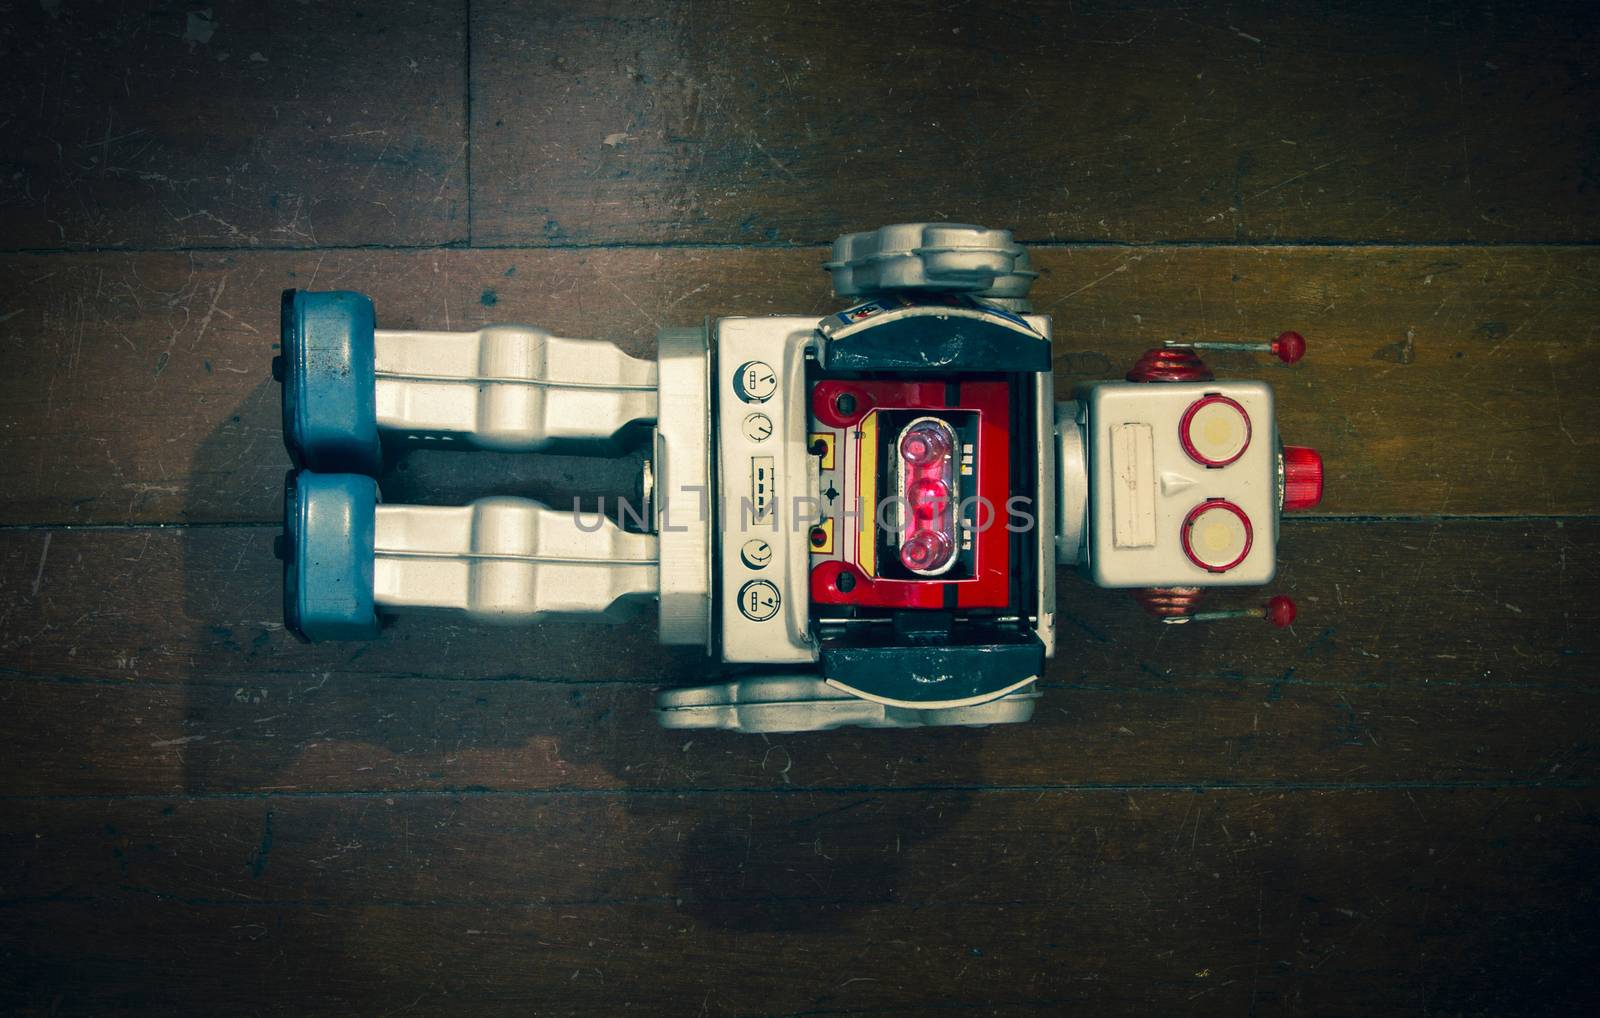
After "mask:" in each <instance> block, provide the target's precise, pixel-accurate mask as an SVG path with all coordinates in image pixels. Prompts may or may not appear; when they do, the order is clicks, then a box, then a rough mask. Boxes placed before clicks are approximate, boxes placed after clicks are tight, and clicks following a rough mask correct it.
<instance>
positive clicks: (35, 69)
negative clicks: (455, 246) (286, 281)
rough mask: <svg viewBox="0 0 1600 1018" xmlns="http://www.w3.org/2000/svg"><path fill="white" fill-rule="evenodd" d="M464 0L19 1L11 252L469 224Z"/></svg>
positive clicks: (2, 34) (389, 234) (397, 235)
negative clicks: (303, 0) (293, 0)
mask: <svg viewBox="0 0 1600 1018" xmlns="http://www.w3.org/2000/svg"><path fill="white" fill-rule="evenodd" d="M466 34H467V26H466V21H465V11H464V6H463V5H461V4H453V3H452V4H439V3H431V2H428V0H382V2H375V0H356V2H348V3H337V4H309V5H307V4H301V5H298V6H291V5H289V4H264V3H258V2H254V0H214V2H208V3H206V4H204V5H200V4H192V3H178V2H171V0H152V2H141V0H126V2H124V0H105V2H99V3H88V4H85V3H70V2H63V0H49V2H44V3H31V2H30V3H22V2H17V3H9V4H6V5H5V13H4V17H0V217H3V220H4V224H5V225H4V231H3V234H0V247H4V248H7V249H17V248H63V247H130V248H151V247H189V246H199V247H226V248H236V247H316V246H319V245H341V244H440V243H448V242H451V241H458V240H464V239H465V238H466V236H467V201H466V198H467V195H466V188H467V175H466V156H467V138H466V117H465V109H466V74H465V71H464V68H463V61H464V59H465V57H464V52H465V46H466Z"/></svg>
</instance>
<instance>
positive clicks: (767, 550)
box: [739, 537, 772, 569]
mask: <svg viewBox="0 0 1600 1018" xmlns="http://www.w3.org/2000/svg"><path fill="white" fill-rule="evenodd" d="M739 558H740V559H742V560H743V561H744V564H745V565H747V566H749V567H750V568H751V569H765V568H766V567H767V564H768V563H769V562H771V561H772V545H770V544H768V543H767V542H766V541H763V540H762V539H761V538H759V537H752V538H751V539H750V540H748V541H746V542H745V543H744V547H743V548H740V549H739Z"/></svg>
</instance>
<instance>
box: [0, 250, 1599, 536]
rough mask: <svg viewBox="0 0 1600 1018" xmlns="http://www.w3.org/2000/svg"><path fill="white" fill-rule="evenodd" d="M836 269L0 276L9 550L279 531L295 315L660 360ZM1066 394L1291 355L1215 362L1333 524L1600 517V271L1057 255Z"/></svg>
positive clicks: (405, 259)
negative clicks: (360, 294) (281, 324)
mask: <svg viewBox="0 0 1600 1018" xmlns="http://www.w3.org/2000/svg"><path fill="white" fill-rule="evenodd" d="M820 257H821V254H820V252H819V251H815V250H808V251H730V250H660V249H655V250H638V249H632V250H596V251H429V252H395V251H370V250H361V251H333V252H329V251H316V252H310V251H308V252H303V253H297V252H261V253H253V254H251V253H227V254H213V253H199V254H144V255H133V254H93V255H88V254H86V255H52V256H20V257H19V256H13V257H12V258H10V259H6V260H3V261H0V350H3V351H4V353H5V355H6V357H7V359H8V363H9V364H10V365H11V370H10V371H8V372H7V373H6V374H5V375H4V377H3V378H0V522H11V523H32V522H46V523H105V522H167V521H190V522H215V521H266V520H272V519H276V518H277V516H278V513H279V504H280V500H281V487H282V478H283V472H284V470H285V469H286V468H287V466H288V463H287V460H286V459H285V457H284V455H283V452H282V449H281V437H280V430H279V427H280V426H279V411H278V389H277V386H276V385H275V384H274V383H273V382H272V381H271V378H270V376H269V366H270V362H271V358H272V355H273V351H274V346H275V343H276V332H277V306H278V303H277V300H278V291H279V290H280V289H281V288H283V287H285V286H300V287H305V288H313V287H315V288H323V289H327V288H338V287H346V288H355V289H362V290H366V291H369V292H371V293H372V294H373V295H374V298H375V299H376V301H377V304H378V309H379V315H380V320H381V321H382V322H383V323H384V324H385V325H388V326H391V327H397V328H405V327H429V328H432V327H449V328H457V329H459V328H474V327H477V326H479V325H482V324H487V323H489V322H493V321H505V320H523V321H534V322H537V323H539V324H541V325H544V326H546V327H549V328H552V329H554V330H556V331H558V332H559V333H561V334H565V335H578V336H600V337H606V338H611V339H614V340H616V341H617V342H619V343H621V344H622V345H623V346H624V347H625V348H626V349H628V350H629V351H630V352H633V353H637V354H642V355H649V354H650V353H651V352H652V351H653V340H654V335H655V332H656V329H657V328H658V327H660V326H664V325H686V324H693V323H696V322H699V321H702V320H703V319H704V318H705V316H707V315H720V314H730V313H751V314H771V313H779V312H801V313H814V314H820V313H822V312H823V311H825V310H826V309H828V308H830V307H833V306H835V302H834V301H832V300H831V299H830V297H829V296H828V290H827V283H826V280H825V278H824V276H823V273H822V272H821V271H820V270H818V268H817V263H818V261H819V260H820ZM1038 260H1039V263H1040V267H1041V268H1042V270H1043V272H1044V276H1043V278H1042V279H1040V281H1039V283H1038V286H1037V287H1036V303H1037V305H1038V307H1039V308H1040V310H1041V311H1045V312H1048V313H1050V314H1052V315H1054V316H1055V320H1056V328H1057V336H1058V338H1057V358H1056V368H1057V394H1058V396H1060V397H1062V398H1065V397H1066V396H1067V395H1068V394H1069V393H1070V392H1071V390H1072V388H1073V386H1074V385H1076V384H1078V383H1080V382H1083V381H1087V380H1092V379H1097V378H1107V377H1118V376H1120V375H1121V373H1122V372H1124V371H1125V370H1126V369H1127V366H1128V365H1129V364H1131V363H1132V361H1133V360H1134V359H1135V358H1136V357H1137V356H1138V354H1139V352H1140V351H1142V350H1143V349H1144V348H1146V347H1148V346H1150V345H1152V344H1156V343H1159V342H1160V341H1162V340H1164V339H1168V338H1191V339H1218V338H1231V337H1240V336H1243V337H1258V338H1264V337H1268V336H1272V335H1276V334H1277V333H1278V332H1279V331H1281V330H1283V329H1285V328H1298V329H1300V330H1301V331H1302V332H1304V333H1305V334H1306V335H1307V336H1308V337H1309V340H1310V344H1311V352H1310V354H1309V355H1308V356H1307V358H1306V360H1305V361H1303V362H1301V363H1300V364H1299V365H1297V366H1295V367H1293V368H1290V367H1286V366H1284V365H1282V364H1279V363H1278V362H1277V361H1276V360H1273V359H1271V358H1270V357H1262V356H1256V355H1249V354H1244V355H1221V356H1217V357H1215V358H1213V362H1214V364H1215V366H1216V367H1217V368H1218V370H1219V371H1221V372H1222V374H1223V375H1225V376H1232V377H1262V378H1265V379H1267V380H1270V381H1271V382H1273V383H1274V384H1275V385H1276V386H1277V387H1278V392H1279V419H1280V424H1281V427H1282V433H1283V435H1284V437H1285V439H1286V440H1287V441H1290V442H1297V443H1301V444H1307V445H1312V446H1314V447H1316V448H1318V449H1319V450H1320V451H1321V452H1322V453H1323V455H1324V457H1325V458H1326V461H1327V464H1328V491H1327V497H1326V499H1325V501H1324V503H1323V505H1322V507H1321V509H1320V510H1319V511H1320V512H1323V513H1329V514H1358V515H1369V514H1431V513H1446V514H1473V513H1484V514H1494V515H1510V514H1546V513H1548V514H1564V513H1579V514H1587V513H1593V512H1595V511H1596V509H1597V508H1600V505H1597V502H1596V498H1595V492H1596V491H1600V457H1597V456H1594V455H1592V454H1591V451H1592V450H1593V448H1594V446H1595V444H1596V442H1597V441H1600V439H1597V438H1596V435H1600V358H1596V357H1595V356H1594V353H1593V350H1594V343H1595V333H1594V327H1593V323H1594V322H1595V321H1596V320H1597V319H1600V291H1597V290H1596V288H1595V287H1594V286H1593V285H1591V281H1592V280H1593V279H1594V278H1595V277H1596V274H1597V272H1600V251H1596V250H1595V249H1594V248H1529V247H1508V248H1490V249H1462V248H1367V249H1329V248H1322V249H1285V248H1266V249H1261V248H1225V249H1217V248H1209V249H1197V248H1159V249H1158V248H1109V247H1108V248H1069V249H1043V250H1041V251H1040V252H1039V259H1038ZM407 465H408V466H409V467H410V468H411V473H410V474H409V475H404V476H403V475H401V474H400V473H399V472H395V473H392V474H391V475H390V477H389V478H387V479H386V481H385V490H386V492H388V497H390V498H391V499H399V498H404V497H407V496H409V495H411V494H412V493H415V494H416V495H417V497H419V498H429V499H431V500H456V499H462V500H464V499H466V498H469V497H472V496H473V495H474V494H476V493H482V494H487V493H491V492H509V493H531V494H534V495H537V496H541V497H545V498H547V499H552V500H555V501H558V502H560V503H561V504H568V503H569V501H570V497H571V495H573V494H579V495H584V496H591V497H592V496H595V495H599V494H602V493H606V492H608V491H609V493H611V494H613V495H614V494H618V493H622V492H625V491H628V490H631V488H632V477H631V474H632V471H633V468H631V467H629V466H627V465H625V464H610V465H608V466H607V467H606V468H605V469H604V470H600V469H599V468H598V467H597V466H596V464H594V463H583V462H581V461H573V460H560V461H551V462H546V461H544V460H543V459H541V458H540V457H526V456H500V457H493V456H476V457H458V456H450V455H440V456H434V457H432V458H431V459H430V458H429V457H416V456H414V457H413V458H412V460H411V461H409V463H408V464H407Z"/></svg>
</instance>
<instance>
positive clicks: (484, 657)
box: [0, 521, 1600, 795]
mask: <svg viewBox="0 0 1600 1018" xmlns="http://www.w3.org/2000/svg"><path fill="white" fill-rule="evenodd" d="M47 537H48V539H49V540H48V544H47V543H46V538H47ZM1285 544H1286V547H1287V548H1288V549H1289V551H1288V553H1287V555H1286V561H1285V565H1284V572H1283V575H1282V578H1281V581H1280V583H1279V585H1278V586H1277V589H1281V590H1286V591H1288V592H1289V593H1291V594H1292V595H1293V596H1295V597H1296V598H1298V599H1299V602H1300V606H1301V612H1302V614H1301V621H1300V622H1299V623H1298V624H1297V626H1296V627H1295V629H1294V630H1292V631H1288V632H1281V631H1277V630H1273V629H1271V628H1270V627H1267V626H1264V625H1261V624H1259V623H1234V624H1217V625H1214V626H1210V627H1207V626H1189V627H1163V626H1159V625H1157V624H1156V623H1154V622H1153V621H1152V620H1149V619H1147V618H1145V617H1144V616H1143V615H1142V614H1141V613H1140V612H1139V610H1138V609H1137V608H1136V607H1135V606H1134V605H1133V604H1132V601H1131V599H1130V598H1128V597H1126V596H1125V595H1122V594H1119V593H1116V592H1109V591H1100V590H1097V589H1094V588H1092V587H1089V586H1087V585H1086V584H1084V583H1083V582H1082V581H1081V580H1079V579H1077V578H1076V577H1075V576H1073V575H1072V574H1070V573H1067V572H1065V571H1064V572H1063V573H1062V575H1061V576H1060V577H1059V589H1060V597H1059V601H1058V612H1059V615H1060V619H1061V621H1060V650H1059V653H1058V656H1057V657H1056V659H1055V660H1054V661H1053V662H1052V663H1051V665H1050V668H1049V670H1048V672H1047V674H1046V678H1045V681H1044V686H1045V693H1046V695H1045V699H1044V700H1043V701H1042V702H1041V704H1040V708H1039V711H1038V714H1037V716H1036V717H1035V718H1034V720H1033V721H1031V722H1029V723H1028V724H1026V725H1021V726H1016V727H1005V728H996V729H992V730H958V731H927V732H909V733H891V732H875V731H867V732H836V733H826V734H818V735H810V736H790V737H778V736H774V737H771V738H762V739H757V738H751V737H747V736H734V735H727V734H718V733H694V732H687V733H686V732H664V731H661V730H659V729H658V728H657V727H656V725H655V721H654V719H653V718H652V717H651V716H650V713H649V711H650V708H651V688H652V686H654V685H657V684H672V685H682V684H693V683H696V682H700V681H705V678H704V676H706V675H707V673H708V668H707V665H706V663H705V660H704V659H703V658H702V657H700V656H699V655H698V654H697V653H694V652H693V651H691V650H688V649H683V648H679V649H674V650H670V651H669V650H666V649H664V648H660V647H658V646H657V645H656V636H655V626H654V623H653V621H650V620H645V621H642V622H640V623H638V624H635V625H628V626H621V627H614V628H599V627H596V626H583V625H580V624H567V625H541V626H536V627H531V628H526V629H488V628H484V627H474V626H470V625H457V624H451V623H447V622H441V621H436V620H435V621H430V620H425V619H421V618H410V619H403V620H399V621H398V622H397V623H396V624H395V625H394V626H393V627H392V628H390V629H389V630H388V631H386V632H385V634H384V635H383V637H382V638H381V639H379V640H378V641H376V642H374V643H370V644H347V645H339V644H324V645H318V646H306V645H302V644H299V643H296V642H295V641H293V640H292V639H290V638H289V637H287V636H286V635H285V634H284V633H283V631H282V629H281V626H280V624H279V619H280V616H279V606H278V597H279V594H278V579H277V569H276V563H275V562H274V561H273V560H272V558H271V535H270V532H267V531H264V530H235V529H232V528H202V529H191V530H160V531H149V530H146V531H90V532H82V531H45V532H30V533H22V532H18V531H9V532H6V533H4V534H3V535H0V591H3V592H4V594H0V618H3V620H4V622H3V625H0V653H3V656H4V658H5V660H6V663H7V670H6V672H5V673H4V676H3V679H0V689H3V690H4V695H5V698H6V702H7V703H8V705H9V708H8V710H7V711H5V712H0V742H4V743H5V744H7V745H10V746H12V747H13V758H14V760H15V761H16V762H15V763H14V764H13V765H12V766H11V767H9V768H8V769H7V770H6V772H5V773H4V775H3V776H0V794H28V795H77V794H99V793H108V792H115V793H128V794H138V793H153V794H171V793H175V792H179V791H190V792H257V791H270V790H302V791H306V790H322V791H328V790H345V791H356V790H365V791H373V790H396V791H405V790H413V789H452V788H481V789H500V790H528V789H570V788H578V789H600V790H605V789H613V790H614V789H651V790H660V789H700V788H720V789H727V788H759V789H775V790H793V789H798V788H852V787H865V786H871V787H885V788H908V787H945V788H948V787H961V788H978V787H984V786H990V785H1004V786H1012V787H1018V786H1028V787H1034V786H1037V787H1064V786H1065V787H1101V786H1106V785H1119V784H1127V783H1135V784H1143V785H1147V786H1170V785H1174V784H1181V785H1187V784H1204V785H1217V786H1229V785H1239V784H1254V785H1261V784H1291V785H1305V784H1317V785H1342V784H1345V783H1349V782H1434V783H1440V782H1445V783H1467V784H1473V783H1481V782H1503V781H1518V782H1528V781H1541V780H1569V779H1584V780H1588V779H1592V778H1593V777H1594V775H1595V767H1596V755H1595V752H1594V746H1593V739H1592V737H1591V736H1592V727H1593V725H1592V720H1591V719H1592V716H1593V710H1594V705H1595V698H1596V696H1597V695H1600V685H1597V684H1596V682H1595V678H1594V675H1595V670H1594V661H1595V657H1596V653H1597V650H1600V646H1597V641H1600V608H1596V606H1595V605H1594V602H1593V600H1592V599H1591V598H1589V597H1588V596H1587V594H1586V593H1585V592H1586V590H1587V588H1588V587H1589V586H1591V585H1592V577H1593V576H1594V574H1595V572H1596V569H1597V566H1600V523H1594V522H1565V523H1563V522H1561V521H1532V522H1501V523H1478V522H1466V521H1455V522H1450V523H1434V524H1420V523H1382V524H1348V523H1301V524H1296V525H1294V526H1292V527H1290V528H1287V529H1286V531H1285ZM35 585H36V586H35ZM1260 596H1262V595H1260V594H1256V593H1254V592H1239V593H1237V594H1233V595H1219V596H1218V597H1217V598H1215V601H1216V602H1217V603H1231V604H1240V603H1249V602H1250V601H1251V600H1253V599H1255V598H1257V597H1260Z"/></svg>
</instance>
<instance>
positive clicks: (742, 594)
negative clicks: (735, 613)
mask: <svg viewBox="0 0 1600 1018" xmlns="http://www.w3.org/2000/svg"><path fill="white" fill-rule="evenodd" d="M782 603H783V599H782V598H781V597H779V596H778V588H777V587H775V586H773V585H772V584H770V583H768V582H767V581H766V580H751V581H750V582H749V583H746V584H745V585H744V586H742V587H740V588H739V614H741V615H743V616H744V617H745V618H747V619H749V620H750V621H751V622H765V621H767V620H768V619H770V618H772V617H773V616H774V615H776V614H778V606H779V605H780V604H782Z"/></svg>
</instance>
